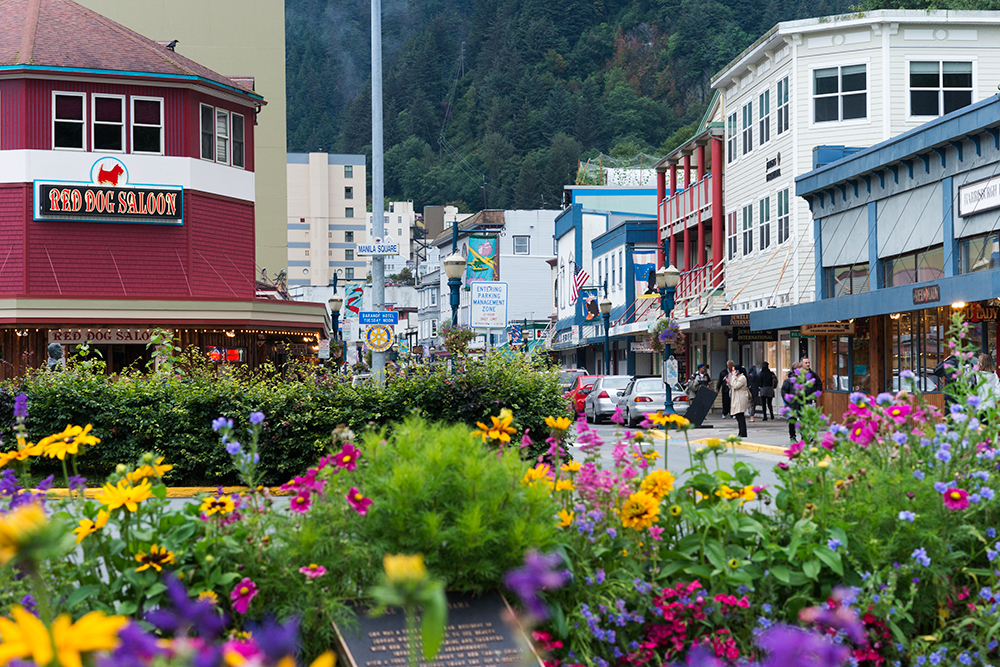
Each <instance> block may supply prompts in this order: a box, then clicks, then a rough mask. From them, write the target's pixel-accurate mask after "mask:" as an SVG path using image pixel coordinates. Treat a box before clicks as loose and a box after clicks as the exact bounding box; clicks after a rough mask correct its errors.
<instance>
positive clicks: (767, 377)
mask: <svg viewBox="0 0 1000 667" xmlns="http://www.w3.org/2000/svg"><path fill="white" fill-rule="evenodd" d="M759 379H760V411H761V412H762V413H764V421H767V411H768V410H770V411H771V419H772V420H773V419H774V390H775V389H777V388H778V376H777V375H775V374H774V373H773V372H772V371H771V367H770V366H769V365H768V363H767V362H766V361H765V362H763V363H762V364H761V365H760V373H759Z"/></svg>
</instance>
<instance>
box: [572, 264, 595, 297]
mask: <svg viewBox="0 0 1000 667" xmlns="http://www.w3.org/2000/svg"><path fill="white" fill-rule="evenodd" d="M588 280H590V274H589V273H587V272H586V271H584V270H583V267H581V266H580V265H579V264H577V263H576V262H573V283H572V285H571V287H570V298H569V302H570V303H576V296H577V295H578V294H579V293H580V288H581V287H583V286H584V285H586V284H587V281H588Z"/></svg>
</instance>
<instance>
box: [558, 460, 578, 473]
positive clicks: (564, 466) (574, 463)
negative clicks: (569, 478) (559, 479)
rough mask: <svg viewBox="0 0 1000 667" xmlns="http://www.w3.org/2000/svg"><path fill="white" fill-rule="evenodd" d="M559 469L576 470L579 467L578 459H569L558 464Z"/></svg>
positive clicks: (565, 470) (564, 470)
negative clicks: (567, 461)
mask: <svg viewBox="0 0 1000 667" xmlns="http://www.w3.org/2000/svg"><path fill="white" fill-rule="evenodd" d="M559 469H560V470H562V471H563V472H576V471H578V470H579V469H580V462H579V461H570V462H569V463H564V464H562V465H561V466H559Z"/></svg>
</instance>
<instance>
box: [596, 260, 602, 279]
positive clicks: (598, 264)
mask: <svg viewBox="0 0 1000 667" xmlns="http://www.w3.org/2000/svg"><path fill="white" fill-rule="evenodd" d="M594 275H595V276H597V279H598V280H600V279H601V276H603V275H604V274H603V273H602V272H601V260H597V270H596V271H594Z"/></svg>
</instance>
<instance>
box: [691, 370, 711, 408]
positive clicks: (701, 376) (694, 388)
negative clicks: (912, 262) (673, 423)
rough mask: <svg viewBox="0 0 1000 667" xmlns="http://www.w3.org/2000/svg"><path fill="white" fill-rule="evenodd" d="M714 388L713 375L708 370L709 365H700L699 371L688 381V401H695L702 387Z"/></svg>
mask: <svg viewBox="0 0 1000 667" xmlns="http://www.w3.org/2000/svg"><path fill="white" fill-rule="evenodd" d="M711 386H712V375H711V372H710V371H709V370H708V364H698V370H697V371H695V373H694V375H692V376H691V379H690V380H688V386H687V395H688V399H689V400H691V401H693V400H694V397H695V396H697V395H698V390H699V389H701V388H702V387H709V388H711Z"/></svg>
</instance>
